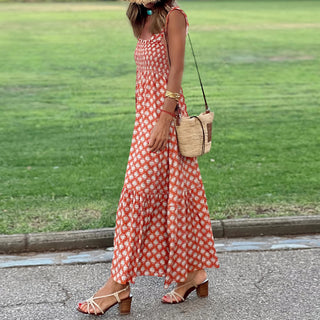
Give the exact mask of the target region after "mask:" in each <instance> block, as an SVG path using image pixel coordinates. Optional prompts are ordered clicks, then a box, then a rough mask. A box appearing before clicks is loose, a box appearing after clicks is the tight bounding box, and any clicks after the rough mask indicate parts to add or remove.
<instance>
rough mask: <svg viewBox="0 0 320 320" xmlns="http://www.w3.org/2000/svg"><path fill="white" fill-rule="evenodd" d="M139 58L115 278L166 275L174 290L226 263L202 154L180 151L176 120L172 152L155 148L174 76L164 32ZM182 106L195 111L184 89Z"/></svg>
mask: <svg viewBox="0 0 320 320" xmlns="http://www.w3.org/2000/svg"><path fill="white" fill-rule="evenodd" d="M173 10H180V12H182V13H183V14H184V16H185V17H186V15H185V13H184V12H183V11H182V10H181V9H179V8H177V7H175V8H173V9H172V10H171V11H170V12H169V13H168V16H167V21H168V19H169V16H170V13H171V12H172V11H173ZM186 21H187V17H186ZM187 24H188V22H187ZM135 61H136V65H137V74H136V119H135V125H134V130H133V137H132V144H131V148H130V155H129V160H128V165H127V171H126V175H125V181H124V187H123V190H122V192H121V196H120V201H119V206H118V210H117V217H116V229H115V238H114V256H113V260H112V268H111V276H112V278H113V279H114V280H115V281H117V282H119V283H127V282H131V283H134V282H135V278H136V277H137V276H147V275H148V276H159V277H165V282H164V285H165V287H166V288H167V287H168V286H169V285H170V284H171V283H172V282H183V281H186V277H187V274H188V273H189V272H191V271H195V270H199V269H204V268H211V267H216V268H219V263H218V258H217V256H216V250H215V247H214V239H213V234H212V229H211V221H210V217H209V212H208V206H207V200H206V196H205V192H204V188H203V183H202V179H201V176H200V171H199V167H198V162H197V159H196V158H186V157H183V156H181V155H180V154H179V150H178V145H177V138H176V133H175V129H174V125H173V124H172V125H171V128H170V137H169V141H168V144H167V147H166V149H165V150H163V151H158V152H155V153H151V152H150V151H148V141H149V138H150V133H151V130H152V128H153V127H154V126H155V124H156V122H157V120H158V118H159V116H160V112H161V111H160V110H161V108H162V106H163V104H164V99H165V91H166V85H167V79H168V74H169V64H168V59H167V53H166V46H165V42H164V30H162V31H161V32H160V33H158V34H153V35H152V37H151V38H150V39H148V40H142V39H138V43H137V47H136V50H135ZM179 106H180V108H181V112H182V115H187V110H186V104H185V100H184V96H183V93H182V89H181V98H180V102H179Z"/></svg>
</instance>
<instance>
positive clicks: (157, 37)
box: [134, 31, 169, 77]
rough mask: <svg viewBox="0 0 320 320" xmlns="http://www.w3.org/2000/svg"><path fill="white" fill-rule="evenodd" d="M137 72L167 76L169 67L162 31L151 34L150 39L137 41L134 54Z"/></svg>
mask: <svg viewBox="0 0 320 320" xmlns="http://www.w3.org/2000/svg"><path fill="white" fill-rule="evenodd" d="M134 58H135V62H136V65H137V72H138V73H139V72H152V73H156V74H161V75H163V76H165V77H166V76H167V75H168V73H169V65H168V58H167V51H166V42H165V38H164V31H161V32H160V33H157V34H153V35H152V36H151V38H150V39H147V40H143V39H138V43H137V47H136V50H135V54H134Z"/></svg>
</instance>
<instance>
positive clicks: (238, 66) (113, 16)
mask: <svg viewBox="0 0 320 320" xmlns="http://www.w3.org/2000/svg"><path fill="white" fill-rule="evenodd" d="M180 6H181V7H182V8H183V9H185V11H186V12H187V14H188V16H189V22H190V33H191V36H192V39H193V42H194V47H195V51H196V53H197V56H198V60H199V64H200V70H201V73H202V77H203V82H204V85H205V89H206V91H207V95H208V101H209V105H210V106H211V108H212V109H213V110H214V111H215V123H214V144H213V147H212V151H211V153H209V154H207V155H205V156H203V157H201V158H199V164H200V168H201V172H202V177H203V180H204V184H205V188H206V193H207V197H208V204H209V208H210V212H211V216H212V218H213V219H225V218H235V217H248V216H249V217H265V216H278V215H303V214H318V213H319V208H320V205H319V199H320V194H319V192H320V170H319V159H320V151H319V150H320V126H319V117H320V50H319V43H320V22H319V21H320V1H280V0H279V1H199V0H196V1H181V2H180ZM125 9H126V3H124V2H121V1H119V2H100V3H98V2H97V3H1V4H0V112H1V116H0V233H5V234H11V233H22V232H38V231H53V230H54V231H57V230H75V229H87V228H99V227H106V226H113V225H114V221H115V212H116V209H117V204H118V200H119V196H120V192H121V188H122V184H123V179H124V174H125V169H126V164H127V159H128V155H129V147H130V143H131V136H132V129H133V123H134V117H135V114H134V111H135V106H134V103H135V99H134V90H135V64H134V60H133V53H134V49H135V44H136V40H135V39H134V37H133V35H132V32H131V30H130V27H129V24H128V22H127V20H126V16H125ZM183 88H184V91H185V94H186V99H187V104H188V106H189V113H191V114H192V113H199V112H200V111H201V108H202V102H201V91H200V88H199V85H198V80H197V76H196V72H195V69H194V65H193V61H192V56H191V53H190V49H189V48H187V53H186V68H185V74H184V80H183Z"/></svg>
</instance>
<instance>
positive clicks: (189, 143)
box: [166, 34, 214, 157]
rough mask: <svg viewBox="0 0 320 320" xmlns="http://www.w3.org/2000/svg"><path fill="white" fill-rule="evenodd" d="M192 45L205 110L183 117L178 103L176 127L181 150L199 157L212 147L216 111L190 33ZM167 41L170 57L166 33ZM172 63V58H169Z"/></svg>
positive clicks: (186, 154)
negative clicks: (205, 86)
mask: <svg viewBox="0 0 320 320" xmlns="http://www.w3.org/2000/svg"><path fill="white" fill-rule="evenodd" d="M188 38H189V43H190V47H191V50H192V55H193V58H194V63H195V65H196V69H197V72H198V77H199V81H200V86H201V90H202V95H203V99H204V104H205V112H203V113H201V114H200V115H198V116H189V117H182V116H181V113H180V109H179V105H177V108H176V110H177V111H178V116H177V117H176V119H175V128H176V133H177V140H178V146H179V152H180V153H181V155H183V156H185V157H198V156H201V155H203V154H205V153H208V152H209V151H210V149H211V140H212V122H213V119H214V113H213V112H212V111H210V109H209V107H208V104H207V99H206V95H205V93H204V89H203V85H202V81H201V77H200V72H199V68H198V64H197V60H196V56H195V54H194V51H193V46H192V42H191V39H190V35H189V34H188ZM166 42H167V55H168V58H169V48H168V40H167V35H166ZM169 63H170V59H169Z"/></svg>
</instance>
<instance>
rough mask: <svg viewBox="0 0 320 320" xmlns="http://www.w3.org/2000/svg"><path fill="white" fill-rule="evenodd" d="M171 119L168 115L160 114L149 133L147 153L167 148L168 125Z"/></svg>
mask: <svg viewBox="0 0 320 320" xmlns="http://www.w3.org/2000/svg"><path fill="white" fill-rule="evenodd" d="M172 119H173V117H172V116H170V115H169V114H166V113H163V112H161V115H160V118H159V120H158V122H157V123H156V125H155V126H154V128H153V129H152V131H151V135H150V141H149V145H148V147H149V151H150V152H157V151H159V150H160V151H162V150H164V149H165V147H166V146H167V143H168V140H169V133H170V124H171V121H172Z"/></svg>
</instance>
